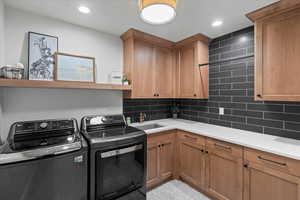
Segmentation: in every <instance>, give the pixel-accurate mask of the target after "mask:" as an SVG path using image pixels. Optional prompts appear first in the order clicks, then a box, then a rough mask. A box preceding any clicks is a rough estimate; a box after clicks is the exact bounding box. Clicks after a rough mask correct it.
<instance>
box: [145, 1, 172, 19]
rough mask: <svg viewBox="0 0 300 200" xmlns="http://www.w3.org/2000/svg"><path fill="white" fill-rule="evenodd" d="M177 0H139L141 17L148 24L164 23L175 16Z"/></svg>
mask: <svg viewBox="0 0 300 200" xmlns="http://www.w3.org/2000/svg"><path fill="white" fill-rule="evenodd" d="M176 1H177V0H156V1H153V0H152V1H149V0H140V12H141V18H142V19H143V20H144V21H145V22H147V23H149V24H156V25H158V24H166V23H168V22H170V21H172V20H173V19H174V18H175V16H176V10H175V9H176Z"/></svg>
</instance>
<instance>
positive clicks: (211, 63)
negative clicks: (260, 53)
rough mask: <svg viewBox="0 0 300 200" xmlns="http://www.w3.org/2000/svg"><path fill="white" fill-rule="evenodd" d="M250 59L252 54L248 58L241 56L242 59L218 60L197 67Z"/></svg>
mask: <svg viewBox="0 0 300 200" xmlns="http://www.w3.org/2000/svg"><path fill="white" fill-rule="evenodd" d="M252 57H254V54H252V55H249V56H242V57H238V58H231V59H226V60H220V61H216V62H210V63H204V64H199V67H202V66H206V65H217V64H221V63H225V62H230V61H235V60H241V59H246V58H252Z"/></svg>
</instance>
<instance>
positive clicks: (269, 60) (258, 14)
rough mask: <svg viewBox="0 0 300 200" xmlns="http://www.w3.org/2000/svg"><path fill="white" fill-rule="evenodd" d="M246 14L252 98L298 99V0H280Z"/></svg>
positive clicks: (299, 59) (299, 49)
mask: <svg viewBox="0 0 300 200" xmlns="http://www.w3.org/2000/svg"><path fill="white" fill-rule="evenodd" d="M248 17H249V18H250V19H252V20H253V21H254V22H255V44H256V47H255V99H256V100H260V101H261V100H264V101H299V100H300V88H299V85H300V79H299V74H300V67H299V62H300V57H299V54H300V38H299V35H300V3H299V1H293V0H290V1H280V2H278V3H275V4H272V5H271V6H268V7H266V8H264V9H260V10H258V11H255V12H253V13H250V14H248Z"/></svg>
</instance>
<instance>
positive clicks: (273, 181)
mask: <svg viewBox="0 0 300 200" xmlns="http://www.w3.org/2000/svg"><path fill="white" fill-rule="evenodd" d="M244 169H245V170H244V175H245V178H244V200H267V199H272V200H283V199H286V200H300V178H299V177H296V176H292V175H289V174H286V173H283V172H280V171H278V170H273V169H271V168H266V167H263V166H261V165H259V164H255V163H250V164H249V165H248V167H247V168H244Z"/></svg>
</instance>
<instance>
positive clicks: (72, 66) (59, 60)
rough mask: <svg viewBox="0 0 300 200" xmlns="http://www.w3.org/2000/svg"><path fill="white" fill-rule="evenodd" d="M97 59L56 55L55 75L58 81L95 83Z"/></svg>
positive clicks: (64, 54) (63, 54)
mask: <svg viewBox="0 0 300 200" xmlns="http://www.w3.org/2000/svg"><path fill="white" fill-rule="evenodd" d="M95 67H96V66H95V58H93V57H86V56H77V55H71V54H66V53H59V52H57V53H55V67H54V71H55V72H54V75H55V80H57V81H77V82H89V83H95V73H96V72H95Z"/></svg>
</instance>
